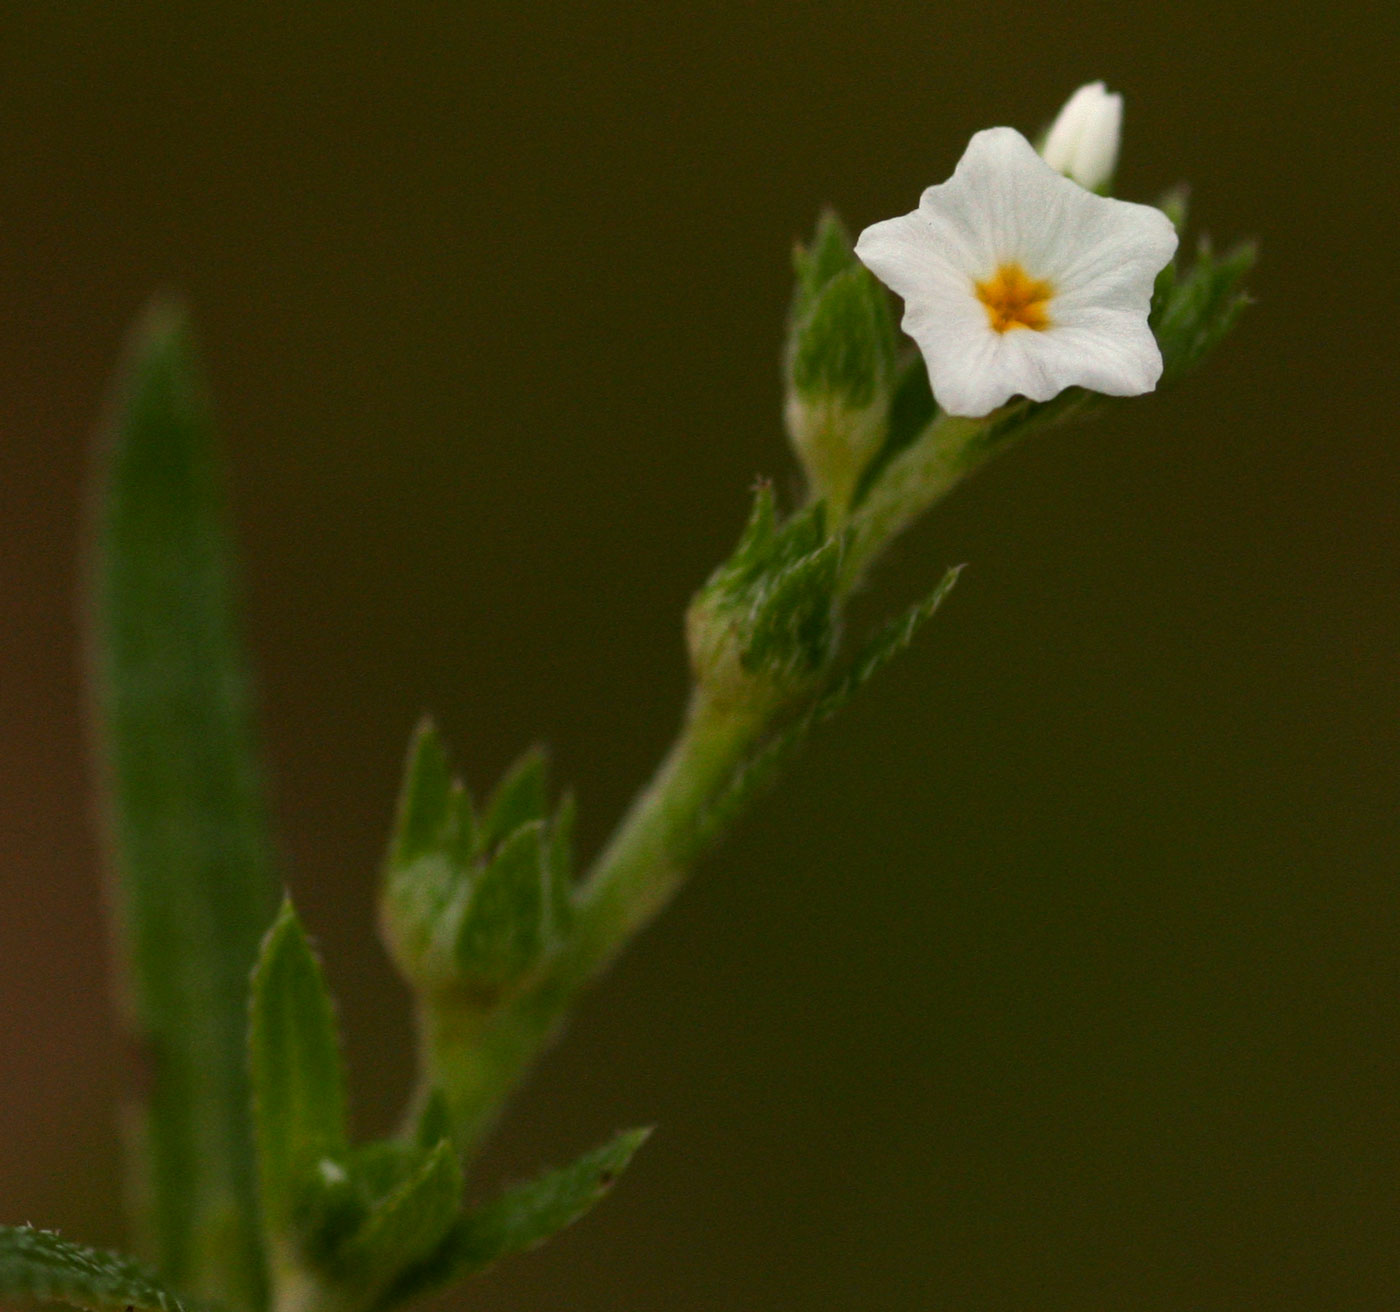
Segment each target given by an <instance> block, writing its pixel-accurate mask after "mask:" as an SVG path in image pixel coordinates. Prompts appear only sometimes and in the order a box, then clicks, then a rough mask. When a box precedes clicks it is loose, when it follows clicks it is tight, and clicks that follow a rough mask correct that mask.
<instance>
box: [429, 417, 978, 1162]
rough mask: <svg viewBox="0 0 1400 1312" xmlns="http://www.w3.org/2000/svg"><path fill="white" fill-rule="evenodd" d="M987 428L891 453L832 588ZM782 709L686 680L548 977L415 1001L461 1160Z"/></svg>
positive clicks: (953, 429)
mask: <svg viewBox="0 0 1400 1312" xmlns="http://www.w3.org/2000/svg"><path fill="white" fill-rule="evenodd" d="M992 432H993V429H992V427H991V425H990V423H989V421H987V420H968V419H957V418H953V417H951V416H946V415H942V416H939V417H938V418H937V419H935V420H934V421H933V422H932V423H931V424H930V425H929V426H928V428H926V429H925V430H924V432H923V433H922V434H921V435H920V436H919V438H918V439H917V440H916V441H915V442H914V443H913V444H912V445H911V446H910V447H908V448H907V449H906V450H905V451H903V452H901V453H900V454H899V455H898V456H896V457H895V459H894V460H893V461H892V462H891V463H890V466H889V468H888V469H887V470H886V471H885V472H884V474H883V475H882V476H881V478H880V480H879V481H878V482H877V483H876V485H875V486H874V487H873V488H872V489H871V492H870V494H869V495H868V496H867V497H866V498H865V500H864V501H863V502H862V503H861V504H860V506H859V507H857V509H856V510H855V511H854V513H853V514H852V515H851V517H850V520H849V529H850V533H851V537H850V543H851V546H850V549H849V554H848V557H847V564H846V568H845V570H844V573H843V577H842V580H841V594H842V595H845V594H847V593H849V592H850V591H851V590H852V589H853V588H854V587H856V586H857V585H858V584H859V582H860V580H861V578H862V577H863V576H864V574H865V572H866V571H867V570H868V569H869V567H870V566H871V565H872V564H873V563H874V561H875V560H876V559H877V557H878V556H879V555H880V553H881V552H882V551H883V550H884V548H885V547H887V546H888V545H889V543H890V542H891V541H892V540H893V539H894V538H895V537H897V536H898V535H899V534H900V533H902V532H903V531H904V530H905V529H906V528H908V527H909V526H910V525H911V524H912V523H913V522H914V521H915V520H916V519H917V518H919V516H920V515H922V514H923V513H924V512H925V511H926V510H928V508H929V507H930V506H932V505H933V504H934V503H935V502H937V501H939V500H940V499H941V498H942V497H943V496H945V495H946V494H947V493H948V492H949V491H951V490H952V488H953V487H955V486H956V485H957V484H958V483H959V482H960V481H961V480H962V479H963V478H964V477H966V476H967V475H968V474H969V473H971V472H972V471H973V470H974V469H976V468H977V467H978V466H979V465H980V464H982V463H983V461H984V460H986V459H987V458H988V457H989V456H990V455H991V454H992V452H993V451H994V450H997V449H1000V446H1001V445H1002V444H1001V443H1000V442H996V441H990V440H986V439H987V438H988V436H989V434H991V433H992ZM791 709H792V707H791V706H790V705H787V704H785V703H783V702H781V701H775V700H773V699H772V698H766V699H760V700H758V701H756V702H753V703H747V702H742V701H734V700H723V701H722V700H719V699H716V698H715V697H713V696H710V695H708V694H707V693H706V692H705V690H704V689H703V688H697V689H696V690H695V691H694V692H693V693H692V694H691V703H690V707H689V710H688V713H687V715H686V718H685V722H684V724H683V726H682V728H681V732H680V734H679V736H678V737H677V739H676V741H675V743H674V744H673V745H672V747H671V750H670V751H669V752H668V753H667V755H666V757H665V759H664V760H663V761H662V763H661V765H660V766H659V767H658V769H657V772H656V774H655V776H654V777H653V778H652V780H651V782H650V783H649V784H648V785H647V786H646V788H645V789H644V790H643V791H642V792H641V793H640V794H639V795H638V797H637V799H636V800H635V801H634V802H633V803H632V806H631V807H630V809H629V810H628V812H627V814H626V815H625V816H624V817H623V819H622V821H621V823H620V824H619V826H618V828H617V830H616V832H615V833H614V835H613V837H612V840H611V841H610V842H609V843H608V845H607V847H606V848H605V849H604V850H603V852H602V853H601V854H600V855H599V857H598V859H597V861H596V862H595V863H594V865H593V868H592V870H591V872H590V873H589V875H588V877H587V879H586V880H585V881H584V882H583V883H582V884H581V886H580V888H579V890H578V894H577V900H576V907H577V918H576V920H575V923H574V928H573V931H572V933H571V935H570V937H569V941H568V943H567V944H566V945H565V946H564V947H563V948H562V949H561V951H560V952H559V954H558V956H556V957H555V958H554V959H553V960H552V961H551V962H550V964H549V966H548V967H547V969H546V971H545V973H544V974H543V975H542V976H540V977H538V978H537V979H536V980H535V981H534V982H532V983H531V984H530V985H529V986H527V987H526V988H525V990H524V991H522V992H521V993H519V994H517V995H516V996H515V997H513V998H510V999H508V1000H505V1001H503V1002H499V1003H498V1004H497V1005H495V1006H494V1007H490V1008H483V1006H482V1004H481V1000H480V999H475V998H471V997H467V996H461V997H456V996H453V995H437V996H429V997H424V998H422V999H420V1005H419V1018H418V1019H419V1040H420V1046H421V1063H420V1069H421V1071H422V1084H421V1086H420V1089H419V1098H418V1105H419V1107H420V1108H421V1107H422V1106H423V1105H424V1103H425V1102H426V1099H427V1097H428V1095H429V1094H430V1093H431V1091H432V1090H433V1089H435V1088H436V1089H438V1090H441V1091H442V1093H443V1095H444V1096H445V1097H446V1099H447V1102H448V1109H449V1112H450V1114H451V1121H452V1125H453V1134H454V1138H455V1140H456V1142H457V1145H458V1148H459V1150H460V1151H461V1152H462V1154H463V1155H464V1156H466V1155H468V1154H470V1152H471V1151H472V1150H473V1149H474V1148H475V1146H476V1145H477V1144H478V1143H479V1141H480V1139H481V1138H482V1137H483V1136H484V1135H485V1134H486V1132H487V1131H488V1130H489V1129H490V1128H491V1126H492V1125H493V1124H494V1122H495V1119H496V1117H497V1115H498V1114H499V1111H500V1108H501V1106H502V1104H503V1103H504V1101H505V1099H506V1097H507V1095H508V1094H509V1093H510V1092H511V1090H512V1089H513V1088H514V1087H515V1086H516V1084H517V1083H518V1082H519V1081H520V1079H521V1078H522V1076H523V1075H524V1074H525V1072H526V1070H527V1069H528V1068H529V1067H530V1066H531V1065H532V1064H533V1062H534V1060H535V1058H536V1057H537V1056H538V1055H539V1053H540V1052H541V1051H542V1050H543V1049H544V1048H545V1047H546V1046H547V1045H548V1043H549V1042H550V1040H551V1039H552V1038H553V1037H554V1035H555V1034H556V1033H557V1032H558V1030H559V1028H560V1025H561V1023H562V1021H563V1018H564V1016H565V1014H566V1012H567V1011H568V1009H569V1007H570V1005H571V1004H572V1003H573V1001H574V999H575V998H576V996H577V994H578V993H579V991H580V989H581V988H583V986H584V985H586V984H587V983H588V982H589V981H590V980H591V979H593V978H594V977H595V976H597V975H598V974H600V973H601V972H602V971H603V970H604V969H605V968H606V967H607V966H608V964H609V963H610V962H611V961H612V960H613V958H614V957H615V956H616V955H617V953H618V952H619V951H620V950H621V948H622V947H623V946H624V945H625V944H626V943H627V941H628V940H629V939H630V938H632V936H633V935H634V934H636V933H637V932H638V931H639V930H641V929H642V928H643V927H644V926H645V925H647V924H648V923H649V922H650V921H651V920H652V919H653V918H654V917H655V916H656V914H657V913H658V912H659V911H660V910H661V908H662V907H664V906H665V905H666V903H667V902H669V901H670V899H671V898H672V897H673V896H674V895H675V892H676V890H677V889H678V888H679V887H680V885H681V883H682V882H683V881H684V879H685V877H686V875H687V874H688V873H689V871H690V868H691V866H692V865H693V864H694V862H695V860H696V859H697V858H698V857H699V856H700V855H701V852H702V851H703V849H704V847H705V846H706V844H707V843H708V842H709V841H710V839H712V838H713V837H714V834H713V832H712V831H713V826H711V825H708V824H707V823H706V821H707V819H708V816H709V812H710V810H711V808H712V807H713V806H714V804H715V803H716V801H717V800H718V799H719V798H720V797H721V796H722V795H723V793H724V792H725V791H726V789H727V788H728V786H729V784H730V783H731V781H732V780H733V778H734V776H735V773H736V771H738V770H739V769H740V768H741V767H742V766H743V765H744V763H745V762H746V761H747V760H748V759H749V758H750V757H751V756H752V755H753V754H754V752H755V751H757V750H758V749H759V748H761V746H762V745H763V742H764V740H765V738H766V737H767V736H768V735H769V733H770V731H771V730H772V729H773V728H774V726H775V725H776V724H778V723H779V722H780V721H781V719H782V718H783V716H784V715H785V714H786V713H788V712H789V711H790V710H791Z"/></svg>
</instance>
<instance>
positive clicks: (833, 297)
mask: <svg viewBox="0 0 1400 1312" xmlns="http://www.w3.org/2000/svg"><path fill="white" fill-rule="evenodd" d="M795 265H796V272H797V285H796V288H795V290H794V292H793V299H792V310H791V312H790V314H789V318H788V330H787V344H786V347H785V349H784V353H783V360H784V377H785V383H786V391H787V400H786V404H785V410H784V417H785V420H786V423H787V429H788V435H789V437H790V438H791V439H792V444H793V448H794V450H795V451H796V452H797V456H798V459H799V460H800V461H801V462H802V467H803V469H804V471H805V472H806V474H807V479H808V482H809V483H810V485H811V487H812V489H813V492H814V495H815V496H816V497H818V498H820V499H822V500H825V501H826V502H827V505H828V507H829V508H830V510H831V513H832V514H833V515H835V516H837V517H838V518H839V517H840V516H842V515H844V513H845V511H846V509H847V507H848V506H849V504H850V502H851V500H852V497H853V495H854V493H855V489H856V487H857V485H858V483H859V481H860V479H861V477H862V475H863V473H864V471H865V469H866V468H867V467H868V465H869V464H870V461H871V459H872V457H873V456H874V455H875V454H876V453H877V452H878V451H879V450H880V448H881V446H882V445H883V443H884V441H885V424H886V419H887V414H888V409H889V402H890V394H891V390H892V388H893V385H894V376H895V359H896V334H895V326H894V316H893V313H892V311H891V308H890V298H889V295H888V294H887V293H886V291H885V289H884V287H883V286H881V284H880V282H879V281H878V280H877V279H876V278H875V277H874V275H873V274H871V273H870V271H869V270H868V269H866V268H865V266H864V265H862V264H861V263H860V262H859V261H857V260H856V259H855V257H854V255H853V254H852V252H851V249H850V238H849V237H848V236H847V234H846V232H845V230H844V229H843V228H841V226H840V223H839V221H838V220H837V219H836V218H835V217H834V216H833V215H826V216H824V217H823V219H822V221H821V223H820V224H819V225H818V229H817V236H816V239H815V241H814V242H813V245H812V248H811V250H810V252H807V251H802V250H800V249H799V253H798V256H797V258H796V260H795Z"/></svg>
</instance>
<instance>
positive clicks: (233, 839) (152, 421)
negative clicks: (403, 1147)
mask: <svg viewBox="0 0 1400 1312" xmlns="http://www.w3.org/2000/svg"><path fill="white" fill-rule="evenodd" d="M104 439H105V440H104V442H103V445H102V450H101V453H100V471H99V485H98V489H97V492H98V495H97V504H96V512H97V519H96V524H95V529H96V543H95V547H96V559H95V561H94V562H93V571H92V595H91V611H90V629H91V632H90V657H91V675H92V681H93V694H94V695H93V705H94V709H95V712H96V719H97V725H96V728H97V742H98V753H99V764H100V769H101V776H102V779H101V783H102V803H103V812H104V819H105V822H106V832H107V838H108V866H109V873H110V877H111V878H110V882H111V886H112V891H113V900H114V903H115V909H116V912H117V916H118V922H119V924H118V930H119V933H118V941H119V955H120V957H121V965H122V968H123V974H124V977H125V978H124V982H125V986H126V987H125V999H124V1001H125V1004H126V1006H125V1012H126V1020H127V1023H128V1025H129V1027H130V1030H131V1033H132V1039H133V1044H134V1046H135V1049H136V1053H137V1055H138V1057H139V1059H140V1064H141V1066H142V1068H143V1076H144V1078H143V1084H144V1086H145V1087H144V1088H143V1089H142V1090H140V1096H141V1098H142V1105H141V1107H140V1108H139V1109H138V1110H139V1116H138V1118H137V1130H136V1135H135V1137H134V1142H133V1143H132V1145H131V1148H132V1149H133V1158H134V1159H135V1160H133V1162H132V1167H133V1168H134V1169H133V1174H134V1177H135V1179H134V1185H133V1188H132V1190H131V1194H132V1198H133V1200H135V1202H136V1203H137V1205H138V1206H137V1210H138V1215H137V1217H136V1220H137V1223H138V1229H139V1231H140V1233H141V1236H142V1240H143V1246H144V1247H145V1248H146V1249H147V1250H148V1251H149V1254H150V1256H151V1257H152V1258H153V1260H154V1261H155V1262H156V1264H157V1265H158V1267H159V1268H160V1270H161V1271H162V1272H163V1274H164V1275H165V1276H166V1277H167V1278H168V1279H170V1280H171V1281H172V1282H174V1283H175V1284H177V1285H179V1286H180V1287H182V1288H187V1289H190V1290H192V1291H193V1292H194V1293H196V1294H198V1295H214V1294H215V1293H218V1294H220V1295H221V1296H223V1297H224V1298H227V1299H229V1300H230V1301H232V1302H234V1303H235V1304H238V1305H242V1306H247V1307H255V1306H257V1305H258V1303H259V1302H260V1299H261V1272H262V1262H261V1259H260V1255H259V1251H258V1243H257V1238H256V1234H255V1230H254V1222H253V1217H254V1216H255V1215H256V1204H255V1192H254V1169H253V1156H252V1133H251V1126H250V1124H249V1111H248V1103H249V1099H248V1080H247V1075H246V1070H245V1061H246V1058H245V1053H246V1044H245V1040H246V1028H247V1021H246V1012H245V1005H246V997H247V980H248V972H249V970H250V969H251V967H252V964H253V959H254V956H255V955H256V952H257V946H258V940H259V938H260V936H261V934H262V932H263V930H265V929H266V927H267V924H268V922H269V921H270V920H271V918H272V913H273V910H274V906H275V902H274V893H273V880H272V873H271V859H270V848H269V841H268V836H267V825H266V818H265V811H264V803H263V796H262V788H261V782H260V778H259V774H258V770H257V768H256V764H255V755H254V751H253V732H252V725H251V721H252V716H251V708H250V693H249V687H248V681H247V678H246V676H245V673H244V666H243V660H242V656H241V652H240V647H239V642H238V636H237V631H236V625H235V622H234V588H233V584H232V580H231V563H230V557H231V552H230V548H229V543H228V540H227V538H226V536H225V531H224V525H223V518H224V499H223V493H222V489H221V485H220V477H219V468H218V461H217V458H216V453H215V448H214V442H213V438H212V426H211V422H210V415H209V408H208V404H207V402H206V399H205V395H204V391H203V388H202V386H201V383H200V380H199V377H198V373H197V370H196V368H195V365H194V361H193V352H192V349H191V345H190V341H189V335H188V332H187V330H186V327H185V323H184V320H183V317H182V316H181V314H180V313H179V312H178V311H177V310H176V309H174V308H172V307H170V306H158V307H156V308H154V309H153V310H151V311H150V312H149V313H148V314H147V315H146V317H145V319H144V320H143V321H142V323H141V324H140V326H139V328H138V330H137V332H136V334H135V338H134V341H133V343H132V345H131V348H130V350H129V354H128V358H127V361H126V364H125V369H124V373H123V375H122V377H121V378H120V380H119V385H118V390H117V396H116V400H115V404H114V406H113V409H112V412H111V415H110V419H109V423H108V426H107V431H106V432H105V433H104Z"/></svg>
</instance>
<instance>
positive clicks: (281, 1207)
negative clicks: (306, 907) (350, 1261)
mask: <svg viewBox="0 0 1400 1312" xmlns="http://www.w3.org/2000/svg"><path fill="white" fill-rule="evenodd" d="M251 1011H252V1018H251V1024H250V1027H249V1036H248V1048H249V1059H250V1067H251V1070H252V1075H253V1123H254V1130H255V1136H256V1142H257V1155H258V1175H259V1179H260V1182H261V1186H262V1216H263V1228H264V1231H265V1234H266V1237H267V1239H268V1241H269V1248H270V1250H272V1251H273V1252H274V1254H279V1255H280V1254H282V1253H284V1252H285V1249H286V1245H287V1244H288V1243H289V1242H290V1241H291V1240H292V1239H293V1238H294V1236H295V1233H296V1230H297V1220H298V1214H299V1213H300V1212H301V1211H302V1210H303V1209H304V1208H305V1207H307V1206H308V1203H309V1197H310V1195H311V1194H313V1192H314V1191H315V1190H316V1189H317V1186H318V1177H317V1174H316V1173H317V1171H318V1169H319V1168H320V1167H321V1165H322V1163H323V1162H331V1163H340V1162H343V1161H344V1159H345V1157H346V1153H347V1147H348V1146H347V1142H346V1133H345V1080H344V1074H343V1072H342V1069H341V1061H340V1044H339V1040H338V1038H337V1035H336V1025H335V1014H334V1011H333V1008H332V1004H331V999H330V995H329V994H328V993H327V991H326V984H325V980H324V979H323V978H322V975H321V967H320V964H319V963H318V962H317V960H316V957H315V956H314V954H313V953H312V951H311V946H310V944H309V943H307V941H306V935H305V934H304V933H303V932H302V928H301V924H300V923H299V922H298V920H297V917H296V912H295V911H293V910H292V904H291V903H290V902H286V903H284V904H283V906H282V911H281V913H280V914H279V915H278V917H277V920H276V922H275V923H274V924H273V926H272V928H271V929H270V930H269V931H268V934H267V938H266V939H265V940H264V942H263V949H262V954H261V956H260V957H259V959H258V965H257V969H256V970H255V971H254V972H253V989H252V1007H251ZM340 1175H343V1172H342V1171H338V1170H337V1172H336V1177H337V1180H338V1179H339V1176H340ZM279 1260H280V1258H279Z"/></svg>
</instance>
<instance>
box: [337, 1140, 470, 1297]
mask: <svg viewBox="0 0 1400 1312" xmlns="http://www.w3.org/2000/svg"><path fill="white" fill-rule="evenodd" d="M461 1207H462V1168H461V1166H460V1164H459V1163H458V1161H457V1153H456V1150H455V1149H454V1148H453V1146H452V1144H451V1142H450V1141H448V1140H446V1139H444V1140H442V1141H441V1142H439V1143H438V1145H437V1147H436V1148H434V1149H433V1151H432V1152H431V1153H429V1155H428V1157H427V1158H426V1160H425V1161H424V1162H423V1163H422V1165H421V1166H420V1167H419V1168H418V1170H417V1171H415V1172H414V1173H413V1174H412V1175H411V1176H410V1177H409V1178H408V1179H406V1180H404V1181H403V1183H402V1184H400V1185H399V1186H398V1187H397V1188H395V1189H394V1190H393V1191H392V1192H390V1193H389V1194H388V1195H387V1196H386V1197H384V1198H383V1199H382V1200H380V1202H379V1203H378V1204H377V1205H376V1206H375V1207H374V1208H373V1210H372V1211H371V1212H370V1214H369V1216H368V1217H367V1218H366V1219H365V1221H364V1224H363V1225H362V1226H361V1227H360V1229H359V1230H358V1231H357V1232H356V1233H355V1234H354V1235H352V1236H350V1238H349V1239H348V1240H347V1241H346V1242H345V1243H344V1244H343V1245H342V1246H341V1247H340V1249H339V1251H338V1252H337V1253H336V1256H335V1260H334V1266H333V1271H334V1273H335V1275H336V1277H337V1278H338V1279H339V1280H340V1281H341V1282H348V1283H350V1284H351V1285H353V1287H354V1291H355V1300H354V1301H355V1302H356V1303H359V1304H361V1305H363V1306H368V1305H369V1304H371V1303H373V1302H374V1301H375V1299H376V1298H377V1297H378V1295H379V1294H380V1293H381V1292H382V1291H383V1290H384V1289H386V1288H387V1287H388V1286H389V1285H391V1284H392V1283H393V1282H394V1281H396V1280H397V1279H398V1278H399V1277H400V1276H402V1275H403V1274H404V1273H405V1272H406V1271H408V1270H409V1269H410V1268H411V1267H414V1266H417V1265H419V1264H420V1263H422V1262H423V1261H425V1260H426V1259H427V1258H429V1257H430V1256H432V1255H433V1253H434V1252H435V1251H436V1250H437V1248H438V1246H439V1245H440V1244H441V1243H442V1241H443V1239H444V1238H445V1237H446V1235H447V1233H448V1231H449V1230H450V1229H451V1227H452V1223H453V1222H454V1221H455V1220H456V1219H457V1215H458V1213H459V1212H460V1211H461Z"/></svg>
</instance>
